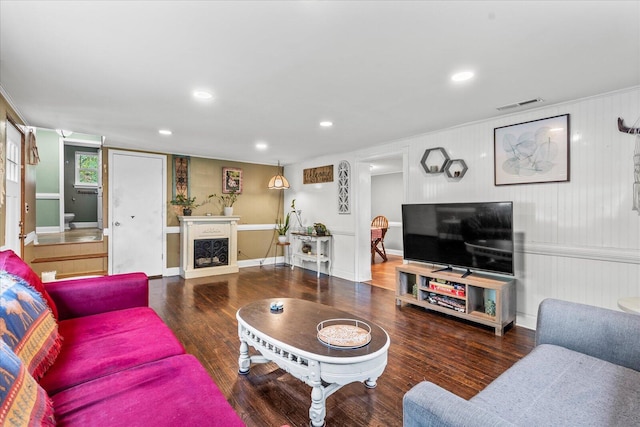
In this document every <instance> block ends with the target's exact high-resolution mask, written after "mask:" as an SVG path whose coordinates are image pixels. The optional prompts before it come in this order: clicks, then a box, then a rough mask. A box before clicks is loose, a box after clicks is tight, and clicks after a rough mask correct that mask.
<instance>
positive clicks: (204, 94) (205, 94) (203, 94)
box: [193, 90, 213, 99]
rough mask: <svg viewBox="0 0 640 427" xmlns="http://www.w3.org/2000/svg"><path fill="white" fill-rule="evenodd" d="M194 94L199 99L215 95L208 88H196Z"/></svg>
mask: <svg viewBox="0 0 640 427" xmlns="http://www.w3.org/2000/svg"><path fill="white" fill-rule="evenodd" d="M193 96H194V97H195V98H198V99H211V98H213V95H212V94H211V93H210V92H207V91H206V90H195V91H193Z"/></svg>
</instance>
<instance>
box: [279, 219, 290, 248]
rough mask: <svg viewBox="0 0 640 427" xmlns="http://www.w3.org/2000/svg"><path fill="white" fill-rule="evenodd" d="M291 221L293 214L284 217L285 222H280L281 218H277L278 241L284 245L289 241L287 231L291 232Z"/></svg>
mask: <svg viewBox="0 0 640 427" xmlns="http://www.w3.org/2000/svg"><path fill="white" fill-rule="evenodd" d="M290 219H291V212H289V213H287V216H285V217H284V221H280V218H276V232H277V233H278V241H279V242H280V243H284V242H286V241H287V231H289V220H290Z"/></svg>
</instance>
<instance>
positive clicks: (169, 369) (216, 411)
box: [53, 354, 244, 427]
mask: <svg viewBox="0 0 640 427" xmlns="http://www.w3.org/2000/svg"><path fill="white" fill-rule="evenodd" d="M53 402H54V407H55V414H56V421H57V422H58V426H65V425H77V426H90V425H91V426H110V427H115V426H122V427H125V426H126V427H148V426H154V427H162V426H171V427H175V426H184V427H187V426H211V427H215V426H220V427H236V426H244V423H243V422H242V421H241V420H240V418H239V417H238V415H237V414H236V413H235V411H234V410H233V408H232V407H231V405H230V404H229V403H228V402H227V400H226V399H225V397H224V395H223V394H222V393H221V392H220V390H219V389H218V387H217V386H216V385H215V384H214V383H213V381H212V380H211V378H210V377H209V374H208V373H207V371H205V370H204V368H203V367H202V365H200V363H199V362H198V360H197V359H196V358H195V357H193V356H192V355H189V354H185V355H181V356H174V357H170V358H167V359H163V360H159V361H156V362H151V363H148V364H145V365H141V366H138V367H135V368H131V369H127V370H126V371H122V372H119V373H118V374H115V375H109V376H106V377H102V378H98V379H96V380H94V381H90V382H87V383H84V384H80V385H78V386H76V387H72V388H70V389H67V390H65V391H62V392H60V393H58V394H56V395H54V396H53Z"/></svg>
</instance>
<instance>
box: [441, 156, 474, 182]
mask: <svg viewBox="0 0 640 427" xmlns="http://www.w3.org/2000/svg"><path fill="white" fill-rule="evenodd" d="M467 169H469V168H468V167H467V164H466V163H465V161H464V160H462V159H453V160H449V161H448V162H447V165H446V166H445V167H444V172H445V173H446V174H447V176H448V177H449V178H455V179H461V178H462V177H463V176H464V174H465V173H467Z"/></svg>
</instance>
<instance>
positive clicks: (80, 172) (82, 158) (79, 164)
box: [75, 151, 100, 187]
mask: <svg viewBox="0 0 640 427" xmlns="http://www.w3.org/2000/svg"><path fill="white" fill-rule="evenodd" d="M99 172H100V171H99V167H98V153H88V152H85V151H76V184H75V186H76V187H97V186H98V173H99Z"/></svg>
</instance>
